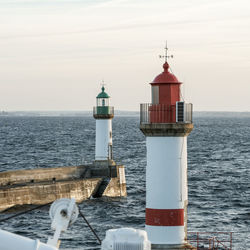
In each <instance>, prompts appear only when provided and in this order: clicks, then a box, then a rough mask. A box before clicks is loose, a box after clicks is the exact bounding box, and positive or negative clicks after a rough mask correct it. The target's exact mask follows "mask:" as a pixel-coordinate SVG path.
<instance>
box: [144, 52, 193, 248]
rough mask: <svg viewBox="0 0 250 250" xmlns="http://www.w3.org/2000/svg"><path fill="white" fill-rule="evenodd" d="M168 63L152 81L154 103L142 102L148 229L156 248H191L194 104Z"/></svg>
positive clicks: (153, 245)
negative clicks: (189, 146) (183, 93)
mask: <svg viewBox="0 0 250 250" xmlns="http://www.w3.org/2000/svg"><path fill="white" fill-rule="evenodd" d="M166 59H167V55H166ZM163 68H164V71H163V72H162V73H161V74H160V75H158V76H156V78H155V79H154V80H153V82H152V83H150V84H151V90H152V103H151V104H141V112H140V114H141V117H140V129H141V131H142V132H143V133H144V135H145V136H146V146H147V168H146V231H147V234H148V238H149V240H150V241H151V243H152V249H185V248H186V247H185V245H186V238H187V205H188V192H187V136H188V135H189V133H190V132H191V131H192V129H193V123H192V104H190V103H185V102H184V101H181V100H180V85H181V82H179V81H178V79H177V78H176V77H175V76H174V75H173V74H172V73H170V72H169V65H168V63H167V60H166V62H165V63H164V65H163ZM187 248H188V247H187Z"/></svg>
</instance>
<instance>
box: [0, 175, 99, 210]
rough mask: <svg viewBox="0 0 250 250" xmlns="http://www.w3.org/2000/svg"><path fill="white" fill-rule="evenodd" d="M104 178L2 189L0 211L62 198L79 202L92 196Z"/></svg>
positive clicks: (0, 192)
mask: <svg viewBox="0 0 250 250" xmlns="http://www.w3.org/2000/svg"><path fill="white" fill-rule="evenodd" d="M101 180H102V178H95V179H82V180H74V181H61V182H56V183H52V184H51V183H47V184H46V183H43V184H38V183H37V184H33V185H32V184H29V185H25V186H17V187H12V188H9V189H1V190H0V211H2V210H5V209H7V208H10V207H13V206H16V205H24V204H35V205H38V204H47V203H50V202H53V201H54V200H56V199H60V198H72V197H74V198H75V199H76V201H77V202H82V201H83V200H86V199H88V198H90V196H91V195H92V193H94V192H95V190H96V188H97V187H98V185H99V184H100V182H101Z"/></svg>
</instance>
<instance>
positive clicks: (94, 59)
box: [0, 0, 250, 111]
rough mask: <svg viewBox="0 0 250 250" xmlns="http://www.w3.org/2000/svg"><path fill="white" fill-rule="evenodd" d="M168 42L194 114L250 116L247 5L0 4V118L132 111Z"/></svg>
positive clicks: (60, 0)
mask: <svg viewBox="0 0 250 250" xmlns="http://www.w3.org/2000/svg"><path fill="white" fill-rule="evenodd" d="M166 40H167V41H168V46H169V52H170V53H172V54H173V55H174V58H173V59H170V60H169V62H170V65H171V68H172V70H173V72H174V74H175V75H176V76H177V77H178V79H179V80H180V81H182V82H184V84H183V87H182V93H183V96H184V98H185V100H186V101H188V102H192V103H193V104H194V109H195V110H197V111H208V110H211V111H212V110H215V111H224V110H225V111H250V1H249V0H0V110H6V111H13V110H26V111H28V110H90V109H92V106H93V105H94V104H95V97H96V95H97V94H98V92H99V90H100V83H101V82H102V80H104V82H105V83H106V84H107V85H106V89H107V92H108V93H109V94H110V95H111V96H112V104H113V105H114V106H115V108H116V109H120V110H138V108H139V103H144V102H150V98H151V96H150V85H149V84H148V83H149V82H151V81H152V80H153V78H154V77H155V76H156V75H157V74H159V73H161V71H162V64H163V60H162V59H159V55H160V54H163V53H164V46H165V41H166Z"/></svg>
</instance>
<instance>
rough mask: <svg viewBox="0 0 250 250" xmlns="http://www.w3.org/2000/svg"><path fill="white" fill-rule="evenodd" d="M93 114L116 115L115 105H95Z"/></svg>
mask: <svg viewBox="0 0 250 250" xmlns="http://www.w3.org/2000/svg"><path fill="white" fill-rule="evenodd" d="M93 115H114V107H113V106H95V107H93Z"/></svg>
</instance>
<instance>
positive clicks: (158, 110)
mask: <svg viewBox="0 0 250 250" xmlns="http://www.w3.org/2000/svg"><path fill="white" fill-rule="evenodd" d="M180 104H181V105H180ZM192 119H193V105H192V104H191V103H185V102H177V103H176V105H166V104H151V103H143V104H141V105H140V123H141V124H149V123H176V122H177V123H178V122H179V123H192Z"/></svg>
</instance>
